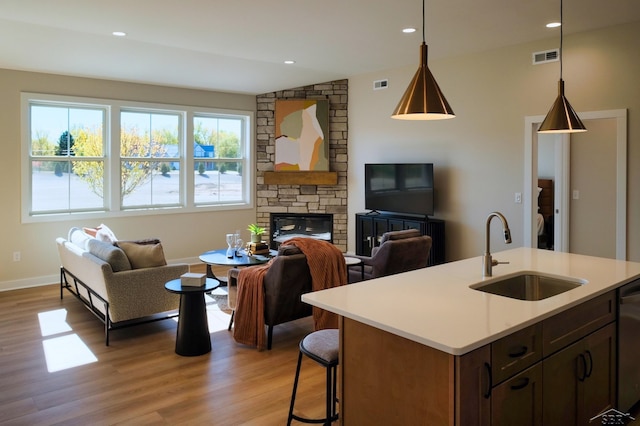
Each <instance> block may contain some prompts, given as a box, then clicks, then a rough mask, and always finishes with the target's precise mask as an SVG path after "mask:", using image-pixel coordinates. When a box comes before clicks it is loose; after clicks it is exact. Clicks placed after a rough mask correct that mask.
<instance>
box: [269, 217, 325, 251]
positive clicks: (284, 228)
mask: <svg viewBox="0 0 640 426" xmlns="http://www.w3.org/2000/svg"><path fill="white" fill-rule="evenodd" d="M270 219H271V221H270V222H271V227H270V228H269V229H270V231H271V242H270V248H271V249H272V250H277V249H278V247H279V246H280V244H282V243H284V242H285V241H287V240H289V239H291V238H294V237H310V238H315V239H318V240H324V241H328V242H330V243H333V215H332V214H329V213H271V218H270Z"/></svg>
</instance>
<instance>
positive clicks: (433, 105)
mask: <svg viewBox="0 0 640 426" xmlns="http://www.w3.org/2000/svg"><path fill="white" fill-rule="evenodd" d="M424 2H425V0H422V45H421V46H420V68H419V69H418V71H417V72H416V74H415V75H414V76H413V79H412V80H411V82H410V83H409V87H407V90H406V91H405V92H404V95H403V96H402V99H400V102H399V103H398V106H397V107H396V109H395V110H394V111H393V114H391V118H396V119H399V120H442V119H446V118H453V117H455V114H454V113H453V111H452V110H451V107H450V106H449V102H447V100H446V99H445V97H444V95H443V94H442V91H441V90H440V87H438V83H436V80H435V78H433V75H432V74H431V71H429V67H428V66H427V51H428V48H427V44H426V43H425V37H424Z"/></svg>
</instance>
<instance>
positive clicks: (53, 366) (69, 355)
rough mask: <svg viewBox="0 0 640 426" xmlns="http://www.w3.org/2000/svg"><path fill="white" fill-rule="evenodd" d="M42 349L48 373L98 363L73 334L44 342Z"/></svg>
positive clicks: (80, 340)
mask: <svg viewBox="0 0 640 426" xmlns="http://www.w3.org/2000/svg"><path fill="white" fill-rule="evenodd" d="M42 347H43V348H44V355H45V359H46V361H47V371H49V373H53V372H56V371H60V370H66V369H68V368H73V367H78V366H80V365H85V364H90V363H92V362H97V361H98V358H96V356H95V355H94V354H93V352H91V350H90V349H89V348H88V347H87V345H85V343H84V342H83V341H82V339H80V337H78V335H77V334H75V333H74V334H67V335H65V336H60V337H53V338H51V339H47V340H44V341H43V342H42Z"/></svg>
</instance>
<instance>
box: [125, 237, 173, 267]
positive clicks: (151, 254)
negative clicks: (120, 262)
mask: <svg viewBox="0 0 640 426" xmlns="http://www.w3.org/2000/svg"><path fill="white" fill-rule="evenodd" d="M116 245H117V246H118V247H120V248H121V249H122V250H124V252H125V254H126V255H127V257H128V258H129V262H130V263H131V267H132V268H133V269H140V268H153V267H156V266H164V265H166V264H167V261H166V260H165V258H164V251H163V250H162V243H160V240H157V239H148V240H138V241H118V242H117V243H116Z"/></svg>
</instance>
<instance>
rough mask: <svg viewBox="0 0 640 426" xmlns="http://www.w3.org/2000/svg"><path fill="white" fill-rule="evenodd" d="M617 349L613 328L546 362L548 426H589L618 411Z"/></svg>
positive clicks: (567, 349) (577, 343)
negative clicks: (563, 425)
mask: <svg viewBox="0 0 640 426" xmlns="http://www.w3.org/2000/svg"><path fill="white" fill-rule="evenodd" d="M615 348H616V327H615V324H609V325H608V326H606V327H603V328H601V329H599V330H597V331H595V332H594V333H592V334H590V335H588V336H587V337H585V338H584V339H582V340H579V341H578V342H576V343H574V344H572V345H569V346H568V347H566V348H565V349H562V350H561V351H559V352H558V353H556V354H554V355H552V356H550V357H549V358H547V359H546V360H545V361H544V365H543V368H544V379H543V383H544V391H543V392H544V400H543V407H544V422H545V424H565V425H583V424H589V421H590V420H591V419H592V418H594V417H596V416H597V415H598V414H600V413H603V412H605V411H607V410H609V409H611V408H615V398H616V394H615V392H616V387H615V379H614V378H615V372H616V370H615V368H616V359H615V356H616V355H615V354H616V351H615Z"/></svg>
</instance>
